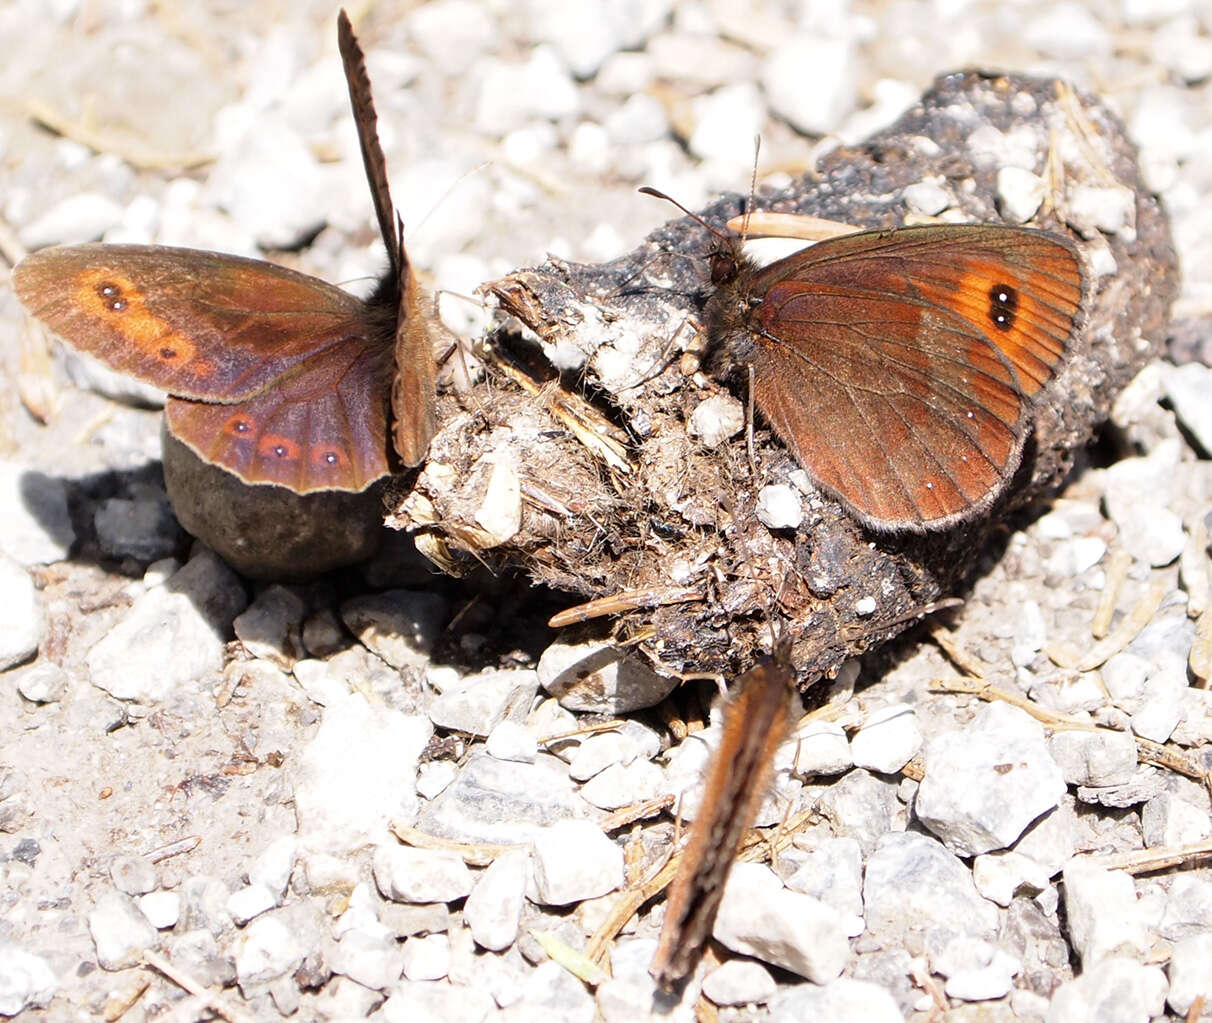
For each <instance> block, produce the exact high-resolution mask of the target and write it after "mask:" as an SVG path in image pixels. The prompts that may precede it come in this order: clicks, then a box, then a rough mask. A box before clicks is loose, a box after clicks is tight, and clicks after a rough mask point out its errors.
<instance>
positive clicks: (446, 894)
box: [374, 832, 600, 902]
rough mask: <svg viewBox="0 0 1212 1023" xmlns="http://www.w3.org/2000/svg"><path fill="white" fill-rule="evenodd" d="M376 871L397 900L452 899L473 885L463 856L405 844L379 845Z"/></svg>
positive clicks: (382, 888) (384, 889) (381, 885)
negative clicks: (415, 847)
mask: <svg viewBox="0 0 1212 1023" xmlns="http://www.w3.org/2000/svg"><path fill="white" fill-rule="evenodd" d="M599 833H600V832H599ZM374 875H375V884H376V885H378V887H379V891H380V892H382V893H383V897H384V898H387V899H391V900H393V901H395V902H453V901H454V900H455V899H461V898H463V897H464V896H465V895H467V894H468V893H469V892H470V891H471V885H472V875H471V871H470V870H468V869H467V864H465V863H464V862H463V860H462V858H461V857H459V856H457V855H455V854H454V853H451V852H445V851H444V850H440V849H414V848H412V847H411V846H406V845H381V846H379V847H378V849H376V850H375V855H374Z"/></svg>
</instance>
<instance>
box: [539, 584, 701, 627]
mask: <svg viewBox="0 0 1212 1023" xmlns="http://www.w3.org/2000/svg"><path fill="white" fill-rule="evenodd" d="M704 599H706V598H705V596H704V594H703V591H702V590H699V589H696V588H694V587H692V586H650V587H647V588H646V589H642V590H621V591H620V592H618V593H612V594H610V596H608V597H598V598H597V599H595V600H587V601H586V602H585V603H584V604H577V605H576V606H575V607H569V608H565V609H564V610H563V611H560V612H558V613H557V614H554V615H552V616H551V618H550V619H548V621H547V624H548V625H550V626H551V627H552V628H553V629H562V628H564V626H566V625H577V624H579V623H580V622H587V621H589V620H590V619H591V618H603V617H605V616H606V615H617V614H622V613H623V612H625V611H634V610H636V609H638V608H645V609H647V608H653V607H662V606H664V605H666V604H685V603H690V602H691V601H698V600H704Z"/></svg>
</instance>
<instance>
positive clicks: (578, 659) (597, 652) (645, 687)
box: [538, 642, 678, 715]
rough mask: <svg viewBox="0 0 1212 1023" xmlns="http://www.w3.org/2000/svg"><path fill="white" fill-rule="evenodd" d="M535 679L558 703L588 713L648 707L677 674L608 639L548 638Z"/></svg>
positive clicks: (665, 692) (670, 687)
mask: <svg viewBox="0 0 1212 1023" xmlns="http://www.w3.org/2000/svg"><path fill="white" fill-rule="evenodd" d="M538 673H539V684H540V685H541V686H542V687H543V689H544V690H546V691H547V692H548V693H550V694H551V695H552V696H554V697H555V698H556V699H557V700H559V701H560V706H562V707H565V708H566V709H568V710H572V711H582V712H585V713H591V714H612V715H617V714H626V713H629V712H631V711H635V710H642V709H644V708H645V707H654V706H656V705H657V704H658V703H660V702H661V701H662V700H663V699H665V697H666V696H668V695H669V694H670V693H671V692H673V690H674V689H675V688H676V687H677V684H678V683H677V679H674V678H666V677H665V676H663V675H658V674H657V673H656V672H655V671H653V670H652V669H651V668H650V667H649V666H648V664H647V663H646V662H644V661H642V660H641V659H640V658H639V657H637V656H635V655H634V654H630V653H627V652H626V651H623V650H620V649H618V648H617V647H614V646H612V645H611V644H609V643H601V642H590V643H578V644H575V645H569V644H567V643H553V644H551V646H549V647H548V648H547V649H546V650H544V651H543V655H542V656H541V657H540V658H539V664H538Z"/></svg>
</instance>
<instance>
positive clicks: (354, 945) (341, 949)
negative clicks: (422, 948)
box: [328, 929, 446, 991]
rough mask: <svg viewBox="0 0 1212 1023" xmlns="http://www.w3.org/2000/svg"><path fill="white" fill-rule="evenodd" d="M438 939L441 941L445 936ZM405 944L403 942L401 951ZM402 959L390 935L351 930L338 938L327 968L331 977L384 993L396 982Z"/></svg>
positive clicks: (403, 957)
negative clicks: (354, 982)
mask: <svg viewBox="0 0 1212 1023" xmlns="http://www.w3.org/2000/svg"><path fill="white" fill-rule="evenodd" d="M435 937H437V935H435ZM441 937H442V938H443V939H445V937H446V935H444V934H443V935H441ZM416 940H417V939H416V938H409V939H408V941H416ZM407 944H408V943H407V942H405V948H407ZM404 959H405V956H404V954H403V953H402V951H401V949H400V948H399V946H398V945H397V944H396V940H395V937H394V935H391V934H388V933H385V932H379V933H374V934H370V933H367V932H366V931H364V930H356V929H355V930H350V931H347V932H346V933H345V934H343V935H342V936H341V940H340V941H338V942H337V945H336V947H335V948H333V949H332V950H331V952H330V953H329V956H328V965H329V967H330V968H331V969H332V971H333V973H339V974H341V976H343V977H348V978H349V979H350V980H353V981H357V983H359V984H361V985H362V986H363V987H368V988H373V989H374V990H377V991H386V990H387V989H388V988H390V987H391V986H392V985H393V984H394V983H395V982H396V981H397V980H399V978H400V973H401V971H402V970H403V969H404Z"/></svg>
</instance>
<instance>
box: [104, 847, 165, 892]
mask: <svg viewBox="0 0 1212 1023" xmlns="http://www.w3.org/2000/svg"><path fill="white" fill-rule="evenodd" d="M109 876H110V880H112V881H113V882H114V887H115V888H117V889H118V891H120V892H125V893H126V894H127V895H142V894H144V893H145V892H150V891H152V890H153V889H154V888H155V887H156V868H155V866H153V865H152V863H151V862H150V861H149V860H148V859H147V858H146V857H143V856H130V855H121V856H115V857H114V859H113V861H112V862H111V863H110V865H109Z"/></svg>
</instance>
